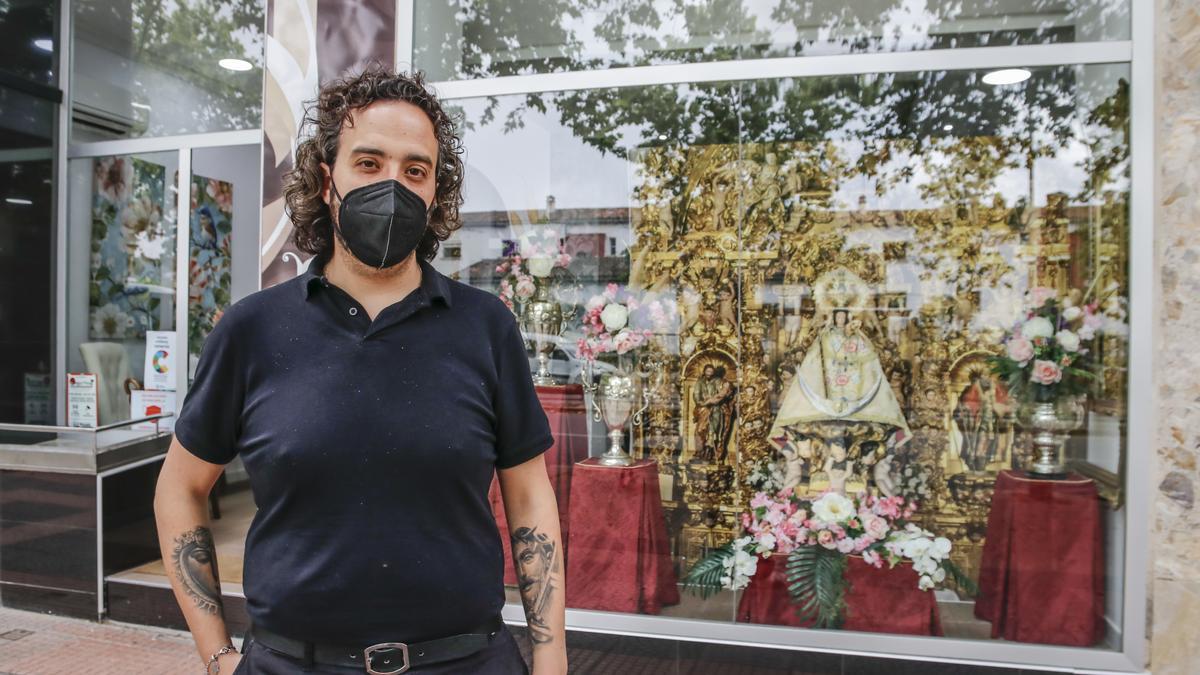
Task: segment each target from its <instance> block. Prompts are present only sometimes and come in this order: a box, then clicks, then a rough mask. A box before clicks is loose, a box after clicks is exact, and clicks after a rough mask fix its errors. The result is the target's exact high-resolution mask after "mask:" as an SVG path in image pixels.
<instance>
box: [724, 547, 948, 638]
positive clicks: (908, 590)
mask: <svg viewBox="0 0 1200 675" xmlns="http://www.w3.org/2000/svg"><path fill="white" fill-rule="evenodd" d="M846 562H847V564H846V575H845V578H846V581H847V583H848V588H847V589H846V597H845V600H846V617H845V619H846V620H845V623H844V624H843V625H842V629H843V630H853V631H863V632H871V633H902V634H905V635H938V636H940V635H942V620H941V615H940V614H939V613H938V606H937V599H936V598H935V597H934V595H933V592H932V591H922V590H921V589H919V588H917V573H916V572H914V571H913V568H912V565H897V566H896V567H893V568H890V569H889V568H888V567H887V566H886V565H885V566H884V568H883V569H877V568H874V567H871V566H870V565H868V564H867V563H865V562H863V559H862V558H857V557H850V558H848V559H847V561H846ZM786 563H787V558H786V557H785V556H771V557H770V558H767V559H766V560H759V561H758V571H757V572H756V573H755V574H754V578H753V579H752V580H751V581H750V585H749V586H747V587H746V589H745V590H744V591H743V592H742V599H741V602H739V603H738V613H737V617H738V621H742V622H744V623H765V624H773V625H778V626H798V627H807V626H809V625H811V624H806V623H803V622H801V621H800V620H799V619H798V618H797V617H796V606H795V605H794V604H792V601H791V599H790V597H789V596H788V590H787V586H788V584H787V571H786V569H785V565H786Z"/></svg>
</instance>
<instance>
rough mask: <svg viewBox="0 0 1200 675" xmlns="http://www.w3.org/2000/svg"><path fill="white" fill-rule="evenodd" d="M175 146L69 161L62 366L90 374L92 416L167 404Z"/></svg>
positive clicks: (122, 416)
mask: <svg viewBox="0 0 1200 675" xmlns="http://www.w3.org/2000/svg"><path fill="white" fill-rule="evenodd" d="M178 168H179V159H178V153H176V152H160V153H148V154H140V155H116V156H106V157H88V158H82V159H74V160H71V162H70V164H69V167H68V180H69V181H70V185H69V191H68V200H69V201H68V205H67V214H68V218H67V221H68V222H67V227H68V232H67V345H66V347H67V369H68V372H71V373H92V374H95V375H96V376H97V395H98V401H97V408H98V415H97V417H98V418H99V419H98V421H99V424H101V425H105V424H111V423H114V422H119V421H123V420H127V419H131V418H137V417H143V416H145V415H142V414H136V415H135V414H133V412H134V411H137V412H139V413H142V412H144V411H145V406H146V405H147V404H149V405H154V406H156V407H157V408H158V409H159V411H161V412H167V411H170V410H173V409H174V407H175V400H174V398H175V390H176V387H177V382H178V379H177V376H176V372H177V368H178V367H181V366H182V361H181V359H180V358H179V357H178V356H176V355H174V352H175V344H176V341H175V339H174V334H173V333H172V331H174V330H175V326H176V324H175V284H176V253H175V251H176V243H175V237H176V229H177V222H178V221H177V220H176V215H175V214H176V211H177V203H178V202H177V199H178V187H177V182H178V178H179V177H178V175H177V174H178Z"/></svg>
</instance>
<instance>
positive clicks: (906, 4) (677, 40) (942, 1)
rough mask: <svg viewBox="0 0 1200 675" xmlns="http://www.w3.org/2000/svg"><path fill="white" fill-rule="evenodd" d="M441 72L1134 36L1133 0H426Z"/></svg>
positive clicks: (419, 27) (429, 43)
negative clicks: (1131, 33)
mask: <svg viewBox="0 0 1200 675" xmlns="http://www.w3.org/2000/svg"><path fill="white" fill-rule="evenodd" d="M413 25H414V34H413V62H414V64H415V65H416V67H417V68H420V69H421V70H424V71H425V72H426V73H427V74H428V75H429V76H430V78H431V79H433V80H452V79H470V78H481V77H494V76H503V75H520V74H529V73H547V72H558V71H568V70H587V69H597V68H611V67H619V66H640V65H651V64H661V63H693V62H701V61H722V60H729V59H735V58H763V57H778V56H808V55H819V54H849V53H860V52H889V51H913V50H922V49H947V48H952V47H979V46H989V45H992V46H994V45H1018V44H1047V43H1057V42H1091V41H1101V40H1126V39H1129V0H967V1H963V0H929V1H927V2H911V1H909V0H866V1H860V2H845V1H844V0H815V1H814V0H716V1H714V2H703V3H696V2H683V1H681V0H635V1H633V2H626V1H625V0H585V1H584V2H548V1H545V0H541V1H535V0H525V1H522V2H498V1H495V0H457V1H456V2H449V3H447V2H432V1H430V0H417V2H416V3H415V21H414V22H413Z"/></svg>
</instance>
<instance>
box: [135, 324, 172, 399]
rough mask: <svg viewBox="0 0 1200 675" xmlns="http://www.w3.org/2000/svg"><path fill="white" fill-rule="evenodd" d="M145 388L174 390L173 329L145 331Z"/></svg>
mask: <svg viewBox="0 0 1200 675" xmlns="http://www.w3.org/2000/svg"><path fill="white" fill-rule="evenodd" d="M142 372H144V373H145V380H146V381H145V385H144V386H145V388H146V389H152V390H154V391H175V331H173V330H152V331H147V332H146V361H145V369H144V370H143V371H142Z"/></svg>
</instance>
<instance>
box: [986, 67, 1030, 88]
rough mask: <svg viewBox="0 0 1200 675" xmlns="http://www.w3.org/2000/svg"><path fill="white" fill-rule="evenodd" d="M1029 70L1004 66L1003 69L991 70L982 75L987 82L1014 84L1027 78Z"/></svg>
mask: <svg viewBox="0 0 1200 675" xmlns="http://www.w3.org/2000/svg"><path fill="white" fill-rule="evenodd" d="M1030 74H1031V73H1030V72H1029V71H1028V70H1025V69H1024V68H1005V69H1004V70H993V71H992V72H990V73H988V74H987V75H984V76H983V81H984V82H985V83H987V84H992V85H1001V84H1016V83H1018V82H1024V81H1025V80H1028V79H1029V76H1030Z"/></svg>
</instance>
